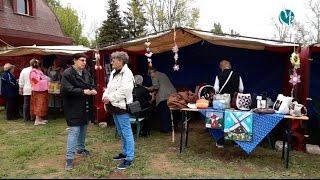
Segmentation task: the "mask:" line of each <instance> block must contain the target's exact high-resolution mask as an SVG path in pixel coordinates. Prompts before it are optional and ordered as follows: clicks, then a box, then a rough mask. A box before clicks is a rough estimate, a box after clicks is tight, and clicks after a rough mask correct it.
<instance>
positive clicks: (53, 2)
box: [47, 0, 62, 9]
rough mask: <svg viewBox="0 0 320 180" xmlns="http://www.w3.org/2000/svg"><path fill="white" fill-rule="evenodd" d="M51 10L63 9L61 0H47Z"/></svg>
mask: <svg viewBox="0 0 320 180" xmlns="http://www.w3.org/2000/svg"><path fill="white" fill-rule="evenodd" d="M47 2H48V4H49V6H50V8H52V9H53V8H58V7H62V6H61V4H60V2H59V0H47Z"/></svg>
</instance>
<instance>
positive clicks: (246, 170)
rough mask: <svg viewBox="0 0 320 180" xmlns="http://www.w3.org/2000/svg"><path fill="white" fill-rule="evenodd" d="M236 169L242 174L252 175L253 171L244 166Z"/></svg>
mask: <svg viewBox="0 0 320 180" xmlns="http://www.w3.org/2000/svg"><path fill="white" fill-rule="evenodd" d="M238 169H239V171H240V172H242V173H243V174H253V173H254V170H253V169H252V168H250V167H247V166H244V165H240V166H238Z"/></svg>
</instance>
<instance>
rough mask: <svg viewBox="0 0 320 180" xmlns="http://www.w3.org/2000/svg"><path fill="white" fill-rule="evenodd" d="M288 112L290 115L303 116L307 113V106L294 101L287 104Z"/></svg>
mask: <svg viewBox="0 0 320 180" xmlns="http://www.w3.org/2000/svg"><path fill="white" fill-rule="evenodd" d="M289 109H290V110H289V113H290V115H291V116H305V115H307V108H306V107H305V106H304V105H303V104H299V103H298V102H297V101H294V102H293V103H291V104H290V105H289Z"/></svg>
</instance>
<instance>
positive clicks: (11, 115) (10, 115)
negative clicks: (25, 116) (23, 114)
mask: <svg viewBox="0 0 320 180" xmlns="http://www.w3.org/2000/svg"><path fill="white" fill-rule="evenodd" d="M5 99H6V108H7V120H14V119H18V118H20V113H19V99H18V97H12V98H9V97H6V98H5Z"/></svg>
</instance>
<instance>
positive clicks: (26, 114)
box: [23, 95, 31, 121]
mask: <svg viewBox="0 0 320 180" xmlns="http://www.w3.org/2000/svg"><path fill="white" fill-rule="evenodd" d="M30 98H31V96H30V95H25V96H23V118H24V120H25V121H30V120H31V117H30Z"/></svg>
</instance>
